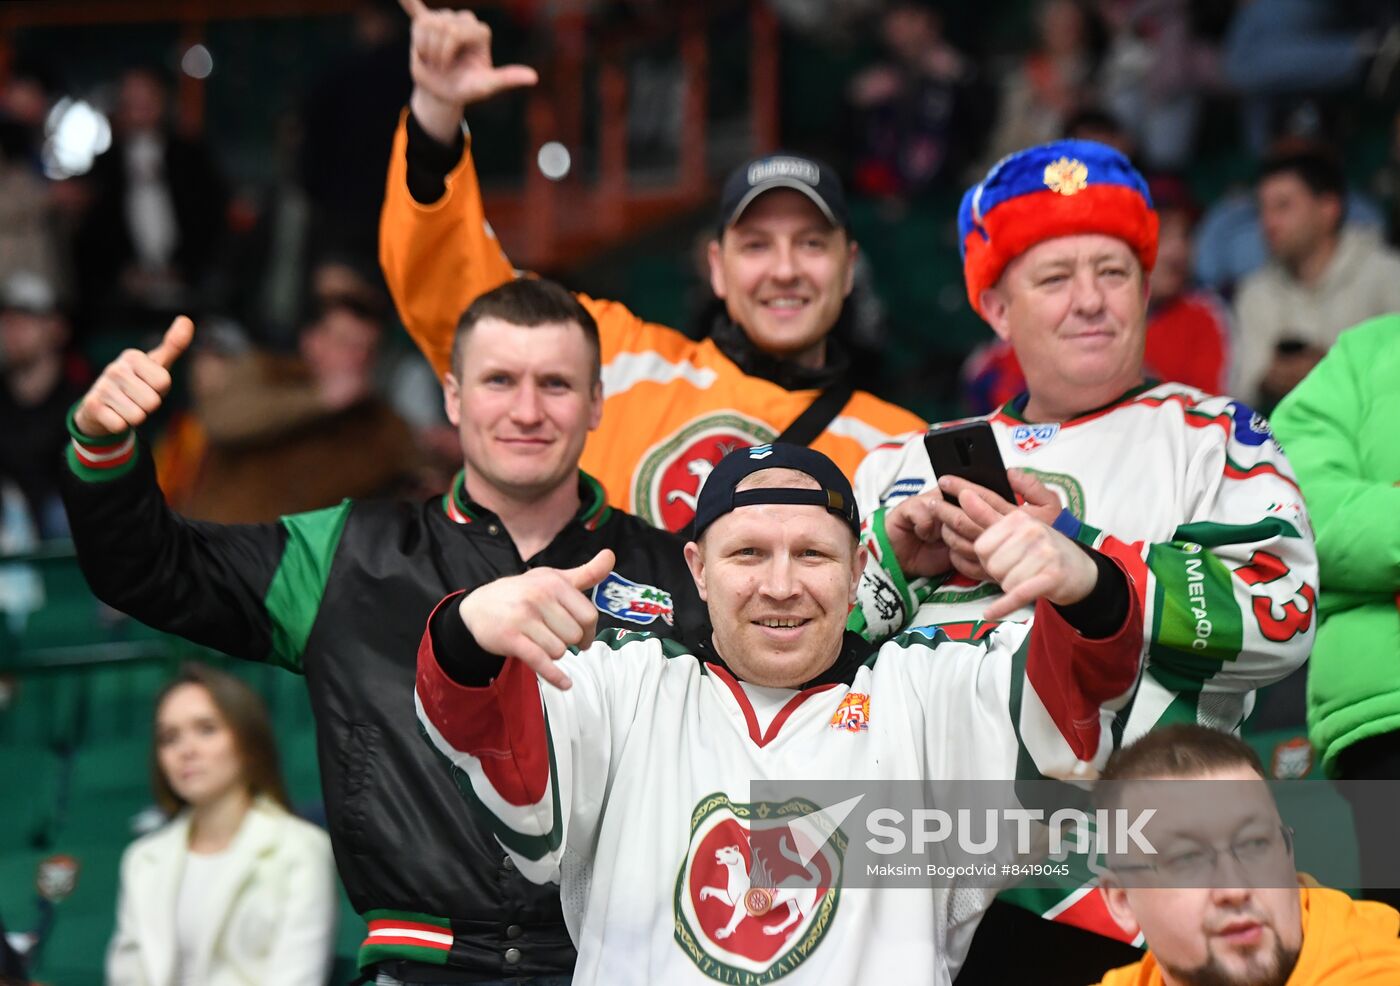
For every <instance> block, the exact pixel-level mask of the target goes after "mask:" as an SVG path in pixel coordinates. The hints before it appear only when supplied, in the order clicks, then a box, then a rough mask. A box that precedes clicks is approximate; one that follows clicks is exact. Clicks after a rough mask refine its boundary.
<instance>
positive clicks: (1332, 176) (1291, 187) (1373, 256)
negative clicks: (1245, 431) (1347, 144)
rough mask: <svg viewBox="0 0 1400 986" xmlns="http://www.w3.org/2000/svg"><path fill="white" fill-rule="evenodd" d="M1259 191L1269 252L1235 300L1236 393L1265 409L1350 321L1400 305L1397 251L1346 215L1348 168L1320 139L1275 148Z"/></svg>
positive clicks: (1261, 172)
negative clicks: (1315, 143)
mask: <svg viewBox="0 0 1400 986" xmlns="http://www.w3.org/2000/svg"><path fill="white" fill-rule="evenodd" d="M1256 192H1257V195H1258V200H1259V216H1260V220H1261V223H1262V225H1263V230H1264V239H1265V242H1266V243H1267V244H1268V248H1269V255H1270V261H1269V263H1268V264H1267V265H1265V266H1264V267H1263V268H1261V269H1260V270H1258V271H1256V272H1255V273H1253V274H1251V275H1250V276H1249V277H1248V278H1247V279H1246V280H1245V281H1244V283H1243V284H1242V285H1241V286H1240V290H1239V294H1238V296H1237V297H1236V299H1235V320H1236V326H1237V328H1238V350H1237V353H1238V355H1237V359H1236V363H1235V387H1234V392H1235V393H1236V395H1237V396H1238V397H1240V398H1241V399H1243V400H1245V401H1248V402H1250V403H1251V404H1253V405H1254V406H1255V407H1258V408H1259V409H1260V410H1262V411H1265V412H1266V413H1267V411H1268V409H1270V408H1272V407H1273V405H1274V404H1276V403H1277V402H1278V401H1279V399H1280V398H1281V397H1283V395H1284V394H1287V393H1288V392H1289V391H1290V390H1292V389H1293V387H1294V386H1295V385H1296V384H1297V383H1298V381H1299V380H1301V379H1303V377H1305V376H1306V375H1307V374H1308V371H1309V370H1311V369H1312V368H1313V366H1315V365H1316V364H1317V361H1318V360H1319V359H1321V358H1322V355H1323V354H1324V353H1325V352H1327V349H1328V347H1330V346H1331V345H1332V343H1333V342H1334V341H1335V340H1336V338H1337V336H1338V334H1339V333H1340V332H1341V331H1342V330H1343V329H1345V328H1347V327H1348V326H1351V325H1355V324H1356V323H1357V322H1360V321H1363V320H1365V319H1367V318H1370V317H1372V316H1374V315H1380V314H1383V313H1385V312H1393V311H1400V254H1397V253H1396V252H1395V251H1393V250H1390V249H1387V248H1386V247H1385V246H1384V244H1383V243H1382V242H1381V241H1380V237H1379V236H1376V235H1374V234H1372V233H1371V232H1370V231H1363V230H1358V229H1355V228H1352V227H1350V226H1349V225H1347V224H1346V223H1345V219H1346V213H1345V208H1344V206H1343V202H1344V196H1345V195H1346V185H1345V180H1344V178H1343V175H1342V168H1341V165H1340V164H1339V163H1338V161H1337V160H1336V158H1335V157H1333V156H1332V154H1331V153H1330V152H1328V151H1327V150H1325V149H1323V148H1305V149H1301V150H1286V151H1283V152H1281V153H1278V154H1275V155H1273V156H1271V157H1269V158H1268V159H1266V160H1265V161H1264V162H1263V164H1262V165H1261V166H1260V169H1259V179H1258V183H1257V185H1256Z"/></svg>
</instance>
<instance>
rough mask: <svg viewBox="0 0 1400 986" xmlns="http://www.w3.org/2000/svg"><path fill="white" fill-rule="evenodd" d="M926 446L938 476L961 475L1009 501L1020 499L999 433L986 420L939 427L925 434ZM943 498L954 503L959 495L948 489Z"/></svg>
mask: <svg viewBox="0 0 1400 986" xmlns="http://www.w3.org/2000/svg"><path fill="white" fill-rule="evenodd" d="M924 449H925V451H927V452H928V460H929V462H931V463H932V464H933V471H934V473H935V474H937V475H938V476H940V477H941V476H959V477H961V478H962V479H966V480H967V481H968V482H971V483H976V484H977V485H978V486H985V487H986V488H987V489H989V490H991V491H992V492H993V493H995V494H996V495H997V496H999V497H1001V498H1002V499H1003V500H1005V501H1006V502H1007V503H1012V504H1014V503H1015V502H1016V494H1015V492H1014V491H1012V489H1011V481H1010V480H1009V479H1007V478H1006V465H1005V463H1003V462H1002V461H1001V451H1000V450H999V449H998V448H997V439H996V435H995V434H994V433H993V432H992V426H991V425H990V424H989V423H987V422H986V421H969V422H967V423H965V424H960V425H949V426H948V427H947V428H938V429H935V430H934V431H931V432H929V433H928V434H927V435H925V436H924ZM943 499H945V500H947V501H948V502H949V503H952V504H956V503H957V502H958V501H957V497H954V496H951V495H949V494H947V493H945V494H943Z"/></svg>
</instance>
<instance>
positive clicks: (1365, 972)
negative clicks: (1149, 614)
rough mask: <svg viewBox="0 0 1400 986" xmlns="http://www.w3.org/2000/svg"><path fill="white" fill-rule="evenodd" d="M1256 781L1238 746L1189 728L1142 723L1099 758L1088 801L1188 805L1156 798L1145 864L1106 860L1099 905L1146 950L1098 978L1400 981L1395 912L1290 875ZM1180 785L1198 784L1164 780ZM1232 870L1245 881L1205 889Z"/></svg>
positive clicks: (1204, 985) (1260, 776)
mask: <svg viewBox="0 0 1400 986" xmlns="http://www.w3.org/2000/svg"><path fill="white" fill-rule="evenodd" d="M1264 778H1265V774H1264V769H1263V765H1262V764H1261V763H1260V762H1259V757H1258V756H1257V755H1256V754H1255V752H1254V751H1253V750H1252V749H1251V748H1250V747H1249V746H1248V745H1247V744H1246V743H1244V742H1243V741H1242V740H1240V739H1239V738H1237V737H1235V736H1232V735H1230V734H1228V733H1223V732H1218V731H1216V730H1213V729H1207V728H1205V727H1204V726H1197V725H1193V724H1183V725H1174V726H1167V727H1165V728H1162V729H1157V730H1153V731H1152V732H1150V733H1148V734H1147V735H1145V736H1144V737H1143V738H1142V739H1140V740H1138V741H1137V742H1135V743H1133V744H1132V745H1131V746H1128V747H1125V748H1124V749H1122V750H1120V751H1118V752H1117V753H1115V754H1114V755H1113V756H1112V757H1111V758H1110V759H1109V762H1108V765H1107V767H1106V768H1105V769H1104V772H1103V775H1102V776H1101V778H1100V781H1099V790H1098V797H1097V798H1096V800H1097V801H1098V802H1099V804H1100V805H1101V806H1102V805H1105V804H1108V805H1110V806H1112V807H1129V806H1130V805H1135V806H1138V807H1141V806H1142V805H1143V804H1144V803H1146V804H1152V805H1155V806H1158V807H1159V808H1160V807H1161V806H1162V805H1163V804H1164V803H1167V804H1174V805H1176V806H1178V808H1179V806H1181V805H1183V804H1186V805H1189V806H1190V807H1189V808H1188V809H1186V810H1187V811H1189V813H1190V814H1189V815H1187V814H1186V812H1185V811H1180V810H1173V809H1172V808H1171V807H1168V808H1167V809H1166V810H1167V811H1168V812H1170V813H1171V818H1170V821H1168V822H1167V823H1166V825H1165V826H1163V827H1161V828H1160V829H1158V831H1161V832H1164V833H1169V834H1168V835H1167V836H1166V837H1165V838H1164V839H1162V840H1159V838H1158V837H1157V836H1156V835H1153V834H1152V832H1153V829H1152V828H1148V829H1147V831H1148V834H1149V840H1150V842H1151V843H1152V844H1153V846H1154V847H1155V848H1156V850H1157V852H1156V854H1155V855H1153V856H1151V857H1148V856H1145V855H1144V856H1143V858H1144V859H1150V862H1143V861H1142V860H1140V859H1137V858H1132V857H1129V856H1124V857H1113V858H1112V859H1111V860H1110V862H1109V864H1108V867H1107V871H1106V872H1105V874H1104V875H1103V878H1102V880H1103V883H1102V887H1101V892H1102V893H1103V896H1104V900H1105V902H1106V903H1107V905H1108V910H1109V913H1110V914H1111V915H1112V916H1113V918H1114V920H1115V921H1117V922H1118V924H1119V925H1120V926H1121V927H1122V928H1123V930H1124V931H1125V932H1127V933H1128V934H1129V935H1138V934H1141V935H1142V936H1143V938H1145V939H1146V942H1147V946H1148V948H1149V951H1148V953H1147V957H1146V958H1144V959H1143V960H1142V961H1141V962H1138V963H1136V964H1134V965H1131V966H1127V967H1125V968H1122V969H1115V970H1114V971H1112V972H1110V973H1109V974H1108V975H1107V976H1105V977H1104V979H1103V982H1102V983H1101V984H1100V986H1343V984H1346V986H1357V984H1361V986H1368V984H1369V986H1383V984H1384V986H1390V984H1394V983H1400V939H1397V937H1396V933H1397V931H1398V930H1400V913H1396V911H1395V910H1394V909H1393V908H1390V907H1387V906H1386V905H1384V904H1379V903H1375V902H1373V901H1353V900H1352V899H1351V898H1350V897H1348V896H1346V894H1343V893H1342V892H1340V891H1338V890H1329V889H1327V888H1326V887H1321V886H1317V885H1316V884H1315V883H1305V882H1304V881H1301V880H1299V879H1298V874H1297V871H1296V870H1295V869H1294V862H1293V841H1292V831H1291V830H1290V829H1288V828H1286V827H1285V826H1284V824H1283V822H1282V820H1281V819H1280V817H1279V814H1278V807H1277V806H1276V805H1275V803H1274V800H1273V796H1272V794H1270V792H1269V789H1268V786H1267V785H1266V784H1265V783H1264ZM1180 781H1188V782H1197V783H1193V784H1189V785H1187V784H1179V783H1172V782H1180ZM1227 785H1228V792H1229V794H1228V797H1227V796H1223V794H1224V791H1225V790H1226V786H1227ZM1168 786H1170V788H1171V790H1170V791H1168V790H1167V788H1168ZM1154 787H1155V788H1156V792H1155V793H1156V794H1158V795H1159V797H1157V798H1155V799H1154V798H1151V797H1150V794H1151V793H1152V790H1151V789H1152V788H1154ZM1217 791H1218V792H1219V793H1218V794H1217ZM1164 793H1165V794H1166V795H1168V797H1165V798H1163V797H1161V795H1162V794H1164ZM1145 795H1146V797H1145ZM1192 795H1194V797H1193V796H1192ZM1130 810H1131V809H1130ZM1148 824H1149V826H1153V825H1158V824H1160V822H1159V821H1149V823H1148ZM1227 872H1228V873H1229V874H1230V876H1229V877H1225V876H1224V874H1225V873H1227ZM1235 877H1244V879H1243V880H1242V881H1241V882H1244V883H1250V884H1253V885H1252V886H1245V887H1225V886H1215V885H1214V884H1218V883H1221V882H1229V881H1230V880H1232V879H1233V878H1235ZM1300 884H1301V885H1300Z"/></svg>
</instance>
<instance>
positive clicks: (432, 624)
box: [414, 549, 614, 883]
mask: <svg viewBox="0 0 1400 986" xmlns="http://www.w3.org/2000/svg"><path fill="white" fill-rule="evenodd" d="M613 561H614V558H613V553H612V552H611V551H609V550H606V549H605V550H603V551H600V552H599V553H598V554H597V555H596V556H594V558H593V559H592V560H591V561H589V562H588V563H587V564H585V565H581V566H579V567H578V568H574V569H569V570H566V571H559V570H555V569H549V568H537V569H532V570H531V571H529V572H526V573H525V574H523V575H517V576H512V577H510V578H504V579H497V580H496V581H495V582H491V583H488V584H486V585H484V586H482V587H480V588H478V589H476V590H474V591H472V592H470V593H467V594H465V595H463V594H460V593H459V594H457V595H453V596H448V597H447V599H445V600H443V602H442V603H440V604H439V605H438V607H437V609H435V610H434V612H433V615H432V616H431V617H430V618H429V621H428V629H427V632H426V633H425V634H424V636H423V642H422V645H421V646H420V648H419V651H418V676H417V682H416V687H415V695H414V704H415V707H416V709H417V714H418V721H419V723H420V725H421V726H422V727H423V735H424V738H425V739H426V741H427V742H428V745H429V746H431V747H432V748H433V750H435V751H436V752H437V753H438V755H439V756H440V757H441V758H442V760H443V762H444V763H445V764H446V765H447V769H448V770H449V771H450V772H451V773H452V775H453V777H454V778H455V779H456V781H457V785H458V787H459V788H460V789H461V790H462V792H463V796H464V797H465V798H466V800H467V801H468V802H469V803H470V804H472V805H473V807H475V808H476V809H477V810H478V811H481V812H484V813H485V815H486V817H487V820H488V822H489V823H490V825H491V828H492V830H493V831H494V832H495V834H496V838H497V840H498V841H499V842H500V843H501V845H502V846H503V847H504V848H505V849H506V850H507V851H508V852H510V853H511V854H512V856H514V857H515V860H516V864H517V865H518V866H519V868H520V872H521V873H523V874H525V876H527V877H528V878H530V879H531V880H534V881H535V882H536V883H547V882H550V881H557V880H558V879H559V863H560V861H561V860H562V858H563V853H564V846H565V842H566V839H567V838H568V837H569V833H570V831H571V830H572V831H577V830H579V829H583V830H584V831H585V832H586V831H588V830H589V829H590V828H591V826H592V825H593V824H594V823H595V822H596V820H597V814H598V811H599V809H600V807H601V805H600V799H599V798H598V796H597V792H599V791H601V790H602V789H603V782H604V780H605V779H606V776H607V765H608V763H609V757H610V744H609V742H608V737H609V731H610V730H609V722H608V719H609V703H608V701H607V697H606V694H605V692H606V688H607V685H606V683H605V682H603V681H602V680H601V678H600V676H599V675H597V674H594V673H592V670H593V669H592V668H591V667H590V664H589V661H588V657H589V653H588V652H585V653H584V654H582V655H580V654H579V652H578V648H588V647H589V645H590V644H592V643H593V635H594V631H595V628H596V626H597V622H598V611H597V609H596V608H595V607H594V606H593V605H592V604H591V603H589V602H588V600H587V599H586V598H585V597H584V595H583V593H582V591H581V590H585V589H589V588H591V587H593V586H595V585H597V584H598V583H599V582H601V581H602V580H603V579H604V578H606V577H607V574H608V572H609V571H611V569H612V565H613ZM600 646H605V645H600ZM605 649H606V648H605ZM542 679H543V682H544V683H541V680H542ZM576 684H577V687H575V686H576Z"/></svg>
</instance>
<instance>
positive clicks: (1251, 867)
mask: <svg viewBox="0 0 1400 986" xmlns="http://www.w3.org/2000/svg"><path fill="white" fill-rule="evenodd" d="M1280 850H1282V852H1280ZM1222 853H1228V854H1229V855H1230V856H1232V857H1234V860H1235V862H1236V863H1238V864H1239V866H1240V869H1242V870H1243V871H1245V872H1246V873H1252V874H1256V875H1257V874H1258V873H1259V872H1260V871H1266V868H1267V867H1268V866H1269V865H1272V864H1275V863H1277V862H1279V860H1280V859H1281V858H1284V857H1291V856H1292V855H1293V830H1292V829H1291V828H1289V827H1288V826H1287V825H1280V826H1278V827H1277V828H1275V829H1273V830H1272V831H1270V832H1268V833H1265V834H1261V835H1250V836H1245V837H1243V838H1240V839H1237V840H1235V841H1234V842H1232V843H1230V844H1229V845H1228V846H1225V847H1223V848H1218V847H1216V846H1204V845H1198V846H1192V847H1191V848H1189V849H1180V850H1177V851H1174V852H1171V853H1165V854H1163V855H1162V857H1161V858H1160V859H1158V860H1157V861H1156V862H1153V863H1141V864H1134V865H1128V866H1121V865H1118V864H1114V865H1112V866H1109V867H1108V869H1110V870H1111V871H1113V872H1114V873H1141V872H1148V871H1150V872H1152V873H1154V874H1155V875H1156V876H1157V877H1158V879H1159V880H1160V882H1162V883H1167V884H1170V885H1173V886H1182V887H1189V886H1210V885H1211V878H1212V876H1213V874H1214V873H1215V872H1216V867H1217V866H1218V865H1219V863H1220V856H1221V854H1222Z"/></svg>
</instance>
